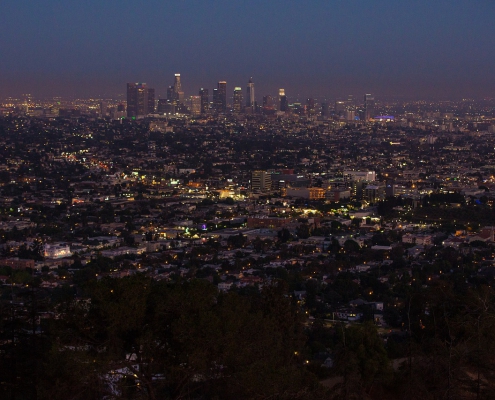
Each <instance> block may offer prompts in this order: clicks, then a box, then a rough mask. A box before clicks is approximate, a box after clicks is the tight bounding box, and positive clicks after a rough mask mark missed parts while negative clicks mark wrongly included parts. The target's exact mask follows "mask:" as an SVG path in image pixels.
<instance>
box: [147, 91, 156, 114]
mask: <svg viewBox="0 0 495 400" xmlns="http://www.w3.org/2000/svg"><path fill="white" fill-rule="evenodd" d="M154 112H155V89H152V88H148V112H147V114H153V113H154Z"/></svg>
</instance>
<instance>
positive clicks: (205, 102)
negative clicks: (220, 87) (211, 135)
mask: <svg viewBox="0 0 495 400" xmlns="http://www.w3.org/2000/svg"><path fill="white" fill-rule="evenodd" d="M199 96H200V97H201V114H206V113H207V112H208V110H209V109H210V99H209V96H208V89H203V88H201V89H199Z"/></svg>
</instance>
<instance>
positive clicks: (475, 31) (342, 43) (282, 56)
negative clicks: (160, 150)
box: [0, 0, 495, 100]
mask: <svg viewBox="0 0 495 400" xmlns="http://www.w3.org/2000/svg"><path fill="white" fill-rule="evenodd" d="M494 18H495V1H493V0H470V1H465V0H409V1H402V0H366V1H365V0H306V1H292V0H250V1H235V0H231V1H226V0H203V1H199V0H197V1H196V0H143V1H136V0H134V1H130V0H84V1H75V0H66V1H63V0H43V1H39V0H1V1H0V38H1V40H0V98H3V97H7V96H18V95H20V94H21V93H31V94H33V95H34V96H35V97H45V96H56V95H61V96H86V97H87V96H95V97H99V96H102V97H103V96H108V97H115V96H117V95H118V94H123V93H124V92H125V84H126V82H138V81H139V82H147V83H148V84H149V85H150V86H152V87H155V88H156V91H157V95H162V96H165V94H166V87H167V86H168V85H171V84H172V83H173V74H174V73H176V72H178V73H181V75H182V82H183V89H184V90H185V92H186V95H192V94H197V91H198V89H199V87H206V88H208V89H209V90H210V93H211V91H212V89H213V88H214V87H216V82H217V81H218V80H226V81H227V83H228V87H227V91H228V94H229V95H230V94H231V92H233V89H234V86H241V87H242V88H243V89H244V88H245V86H246V83H247V81H248V79H249V77H250V76H252V77H253V81H254V82H255V85H256V97H257V98H258V99H259V100H261V96H262V95H264V94H275V93H276V91H277V89H278V88H285V89H286V93H287V94H288V96H289V97H290V98H295V97H297V96H300V97H301V98H304V97H309V96H313V97H328V98H330V99H333V98H335V97H341V96H342V97H343V96H346V95H347V94H354V95H361V94H362V93H365V92H368V93H369V92H371V93H374V94H375V96H376V97H378V98H379V97H384V96H405V97H414V98H439V99H449V98H451V99H458V98H462V97H477V98H479V97H492V96H493V95H494V94H495V51H494V50H495V23H494Z"/></svg>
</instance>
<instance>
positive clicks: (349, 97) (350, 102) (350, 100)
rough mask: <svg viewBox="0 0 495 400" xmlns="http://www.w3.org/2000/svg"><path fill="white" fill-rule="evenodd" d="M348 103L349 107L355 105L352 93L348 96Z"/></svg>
mask: <svg viewBox="0 0 495 400" xmlns="http://www.w3.org/2000/svg"><path fill="white" fill-rule="evenodd" d="M347 105H348V106H349V107H353V106H354V96H353V95H352V94H350V95H348V96H347Z"/></svg>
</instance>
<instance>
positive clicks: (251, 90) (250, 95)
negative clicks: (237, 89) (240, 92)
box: [246, 78, 256, 113]
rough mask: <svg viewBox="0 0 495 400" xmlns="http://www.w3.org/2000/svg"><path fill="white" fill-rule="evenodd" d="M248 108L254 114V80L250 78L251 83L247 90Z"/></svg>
mask: <svg viewBox="0 0 495 400" xmlns="http://www.w3.org/2000/svg"><path fill="white" fill-rule="evenodd" d="M246 107H247V108H248V109H249V112H252V113H254V111H255V108H256V100H255V98H254V83H253V78H249V82H248V84H247V88H246Z"/></svg>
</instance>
